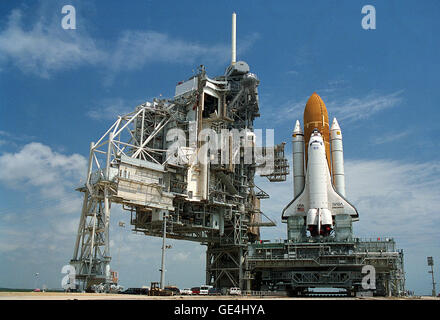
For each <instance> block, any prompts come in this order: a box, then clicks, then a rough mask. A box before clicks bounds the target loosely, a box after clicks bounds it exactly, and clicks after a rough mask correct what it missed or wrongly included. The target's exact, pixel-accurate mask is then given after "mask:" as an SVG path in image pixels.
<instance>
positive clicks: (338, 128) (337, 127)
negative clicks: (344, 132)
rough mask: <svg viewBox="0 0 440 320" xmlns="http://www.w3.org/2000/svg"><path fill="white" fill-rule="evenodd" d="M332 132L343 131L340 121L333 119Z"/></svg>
mask: <svg viewBox="0 0 440 320" xmlns="http://www.w3.org/2000/svg"><path fill="white" fill-rule="evenodd" d="M332 130H341V127H340V126H339V123H338V120H336V118H333V122H332V126H331V128H330V131H332Z"/></svg>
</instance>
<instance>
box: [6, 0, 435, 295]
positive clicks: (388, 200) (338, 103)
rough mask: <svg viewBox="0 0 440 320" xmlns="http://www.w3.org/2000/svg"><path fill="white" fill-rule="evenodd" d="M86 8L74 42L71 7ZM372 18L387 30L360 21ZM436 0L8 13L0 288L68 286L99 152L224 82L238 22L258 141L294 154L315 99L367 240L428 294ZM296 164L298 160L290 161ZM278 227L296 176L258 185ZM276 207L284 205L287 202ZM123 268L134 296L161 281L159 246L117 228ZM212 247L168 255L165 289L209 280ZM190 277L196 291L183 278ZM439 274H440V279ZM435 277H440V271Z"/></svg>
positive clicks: (17, 5)
mask: <svg viewBox="0 0 440 320" xmlns="http://www.w3.org/2000/svg"><path fill="white" fill-rule="evenodd" d="M66 4H71V5H74V6H75V8H76V27H77V29H76V30H64V29H62V28H61V19H62V17H63V15H62V14H61V8H62V7H63V6H64V5H66ZM366 4H372V5H374V6H375V8H376V15H377V22H376V30H364V29H362V27H361V20H362V17H363V15H362V14H361V9H362V7H363V6H364V5H366ZM439 9H440V3H439V2H438V1H434V0H433V1H419V2H417V1H390V0H389V1H337V2H336V1H313V2H311V1H310V2H302V1H301V2H300V1H297V2H295V1H285V2H284V1H278V2H277V3H276V4H272V3H268V2H267V1H224V2H222V3H221V4H218V3H215V4H214V2H210V1H191V2H174V1H130V2H128V3H124V4H122V3H121V2H118V1H93V2H91V1H73V0H71V1H44V2H43V1H26V2H25V1H2V2H1V4H0V287H32V286H33V285H34V278H33V273H35V272H39V273H40V279H39V280H38V281H39V282H40V285H41V284H43V283H44V284H47V285H48V286H49V287H59V286H60V283H61V278H62V275H61V273H60V271H61V267H62V266H63V265H64V264H65V263H67V262H68V260H69V259H70V258H71V255H72V253H73V244H74V237H75V230H76V228H77V224H78V221H79V214H80V206H81V197H80V194H79V193H78V192H75V191H74V188H75V187H77V186H79V185H80V184H81V180H82V181H83V180H84V178H85V172H86V171H85V163H86V157H87V156H88V148H89V144H90V141H92V140H95V141H96V140H97V139H98V138H99V137H100V136H101V135H102V134H103V133H104V132H105V131H106V129H107V128H108V127H109V126H110V125H111V124H112V122H113V121H114V120H115V117H116V115H117V114H122V113H125V112H129V111H131V110H132V109H133V108H134V107H135V106H136V105H137V104H139V103H141V102H144V101H146V100H150V99H152V98H153V97H157V96H159V95H162V96H164V97H171V96H172V95H173V93H174V87H175V85H176V83H177V82H179V81H182V80H185V79H187V78H189V77H190V76H191V75H192V74H193V70H196V68H197V66H198V65H200V64H204V65H205V66H206V69H207V72H208V74H209V75H210V76H216V75H220V74H223V72H224V70H225V68H226V67H227V65H228V63H229V59H230V21H231V13H232V12H233V11H236V12H237V37H238V39H237V45H238V59H240V60H244V61H246V62H247V63H248V64H249V65H250V67H251V71H252V72H254V73H256V74H257V76H258V77H259V79H260V81H261V83H260V87H259V94H260V108H261V115H262V116H261V118H260V119H258V120H257V121H256V127H257V128H263V129H264V128H275V139H276V141H277V142H281V141H286V142H287V145H286V148H287V150H286V152H287V154H288V155H290V151H291V147H290V135H291V130H292V129H293V125H294V121H295V120H296V119H300V120H302V112H303V109H304V106H305V102H306V101H307V98H308V97H309V96H310V95H311V94H312V93H313V92H314V91H316V92H317V93H318V94H319V95H320V96H321V97H322V98H323V100H324V102H325V103H326V105H327V109H328V111H329V117H330V118H333V117H334V116H336V117H337V118H338V121H339V124H340V125H341V127H342V130H343V135H344V151H345V153H344V156H345V162H346V176H347V177H346V179H347V197H348V199H349V200H350V201H351V202H352V203H353V204H354V205H355V206H357V208H358V211H359V214H360V221H359V222H358V223H357V224H356V226H355V232H356V235H358V236H360V237H371V238H376V237H379V236H380V237H382V236H390V237H394V238H395V239H396V241H397V244H398V247H399V248H402V249H404V251H405V257H406V259H405V263H406V266H405V267H406V274H407V287H408V289H410V290H415V291H416V293H418V294H430V290H431V289H430V277H429V274H428V273H427V270H428V269H427V266H426V256H434V259H435V261H436V262H438V263H440V254H439V249H440V235H439V232H438V229H437V226H438V225H440V214H439V212H438V209H437V208H439V207H440V193H439V190H440V189H439V185H440V184H439V183H440V161H439V152H438V150H439V149H438V148H439V147H440V144H439V141H438V139H437V135H438V130H439V124H438V116H439V113H440V112H439V109H438V103H437V101H439V98H440V90H438V74H440V64H439V63H438V57H439V56H440V45H439V41H438V35H437V33H436V31H438V30H440V21H439V20H438V18H437V13H438V12H439ZM289 157H290V156H289ZM257 181H258V183H259V185H260V186H261V187H263V189H264V190H265V191H267V192H268V193H269V194H270V195H271V196H272V198H271V199H269V200H265V202H264V203H263V210H264V212H265V213H266V214H268V215H269V216H270V217H271V218H273V219H275V220H277V221H278V222H279V223H278V226H277V227H275V228H271V229H266V230H264V231H263V237H265V238H269V239H279V238H285V237H286V232H285V225H284V224H281V223H280V220H281V219H280V214H281V210H282V209H283V207H284V206H285V205H286V204H287V203H288V202H289V201H290V200H291V198H290V195H291V194H292V177H289V179H288V181H286V182H285V183H279V184H269V183H267V182H265V181H264V180H263V179H261V178H258V179H257ZM277 195H279V196H277ZM118 221H126V222H128V221H129V216H128V214H126V213H124V212H122V210H121V209H120V208H118V207H117V206H115V207H113V208H112V229H111V234H112V252H113V261H114V263H113V266H114V268H115V269H118V270H119V271H120V272H121V282H122V284H123V285H125V286H139V285H140V284H145V283H149V282H150V281H155V280H158V278H159V273H158V271H157V270H158V269H159V261H160V259H159V258H160V246H161V244H160V239H155V238H147V237H143V236H140V235H133V234H131V232H130V230H129V228H128V225H129V223H127V227H126V229H122V228H119V227H118V226H117V223H118ZM204 259H205V255H204V247H202V246H200V245H198V244H196V243H190V242H178V241H173V249H171V251H170V252H169V256H168V260H169V264H168V268H167V269H168V273H167V278H168V280H169V282H170V283H174V284H177V285H178V286H180V287H184V286H185V287H187V286H194V285H197V284H201V283H202V282H203V281H204V265H205V261H204ZM182 264H183V265H185V266H186V271H185V277H182V276H181V275H180V273H179V270H181V266H182ZM437 270H438V268H437ZM436 277H437V279H440V273H439V272H438V271H436Z"/></svg>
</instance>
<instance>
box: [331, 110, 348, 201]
mask: <svg viewBox="0 0 440 320" xmlns="http://www.w3.org/2000/svg"><path fill="white" fill-rule="evenodd" d="M330 143H331V153H332V175H333V185H334V186H335V190H336V192H337V193H339V194H340V195H341V196H343V197H345V176H344V152H343V149H342V131H341V128H340V127H339V124H338V121H337V120H336V118H333V123H332V126H331V128H330Z"/></svg>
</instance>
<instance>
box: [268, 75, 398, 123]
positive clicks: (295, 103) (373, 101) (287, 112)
mask: <svg viewBox="0 0 440 320" xmlns="http://www.w3.org/2000/svg"><path fill="white" fill-rule="evenodd" d="M341 83H345V82H344V81H341V82H335V85H340V84H341ZM321 91H322V92H325V93H330V92H335V91H338V88H336V87H330V88H327V89H323V90H321ZM321 91H319V90H318V92H317V93H318V94H319V92H321ZM402 93H403V90H399V91H396V92H393V93H389V94H378V93H373V92H371V93H369V94H367V95H365V96H364V97H349V98H344V97H338V96H336V94H332V95H331V96H328V97H327V96H324V95H323V96H321V98H322V99H323V101H324V103H325V104H326V106H327V109H328V110H331V111H332V117H336V118H337V119H338V120H340V121H344V122H345V123H350V122H355V121H359V120H364V119H368V118H370V117H371V116H372V115H374V114H376V113H378V112H380V111H382V110H385V109H389V108H393V107H395V106H397V105H398V104H399V103H401V102H402V101H403V98H402ZM309 97H310V96H307V97H303V98H301V99H296V98H294V99H290V100H288V101H286V102H284V103H283V104H282V105H281V106H280V108H279V111H278V112H277V113H276V114H275V115H274V117H275V119H274V120H275V121H277V122H279V123H281V122H286V121H293V120H296V119H302V117H303V113H304V108H305V106H306V103H307V100H308V99H309ZM330 121H331V119H330Z"/></svg>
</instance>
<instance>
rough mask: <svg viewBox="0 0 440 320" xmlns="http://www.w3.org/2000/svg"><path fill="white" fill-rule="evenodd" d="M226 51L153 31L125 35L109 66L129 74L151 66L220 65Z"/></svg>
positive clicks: (225, 56)
mask: <svg viewBox="0 0 440 320" xmlns="http://www.w3.org/2000/svg"><path fill="white" fill-rule="evenodd" d="M228 50H229V49H228V47H227V46H226V45H214V46H206V45H202V44H198V43H195V42H194V43H191V42H187V41H183V40H180V39H176V38H172V37H170V36H169V35H167V34H164V33H159V32H155V31H125V32H123V33H122V35H121V36H120V38H119V39H118V41H117V43H116V46H115V51H114V54H113V55H112V56H111V58H110V63H111V66H112V68H114V69H116V70H120V69H129V70H133V69H140V68H142V67H143V66H145V65H146V64H148V63H152V62H171V63H186V64H193V63H195V62H196V61H203V60H204V59H207V60H208V61H218V60H220V61H224V60H225V59H227V58H228V57H229V56H228Z"/></svg>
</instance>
